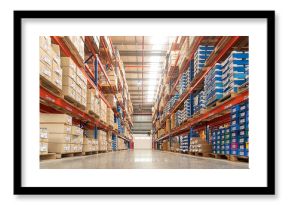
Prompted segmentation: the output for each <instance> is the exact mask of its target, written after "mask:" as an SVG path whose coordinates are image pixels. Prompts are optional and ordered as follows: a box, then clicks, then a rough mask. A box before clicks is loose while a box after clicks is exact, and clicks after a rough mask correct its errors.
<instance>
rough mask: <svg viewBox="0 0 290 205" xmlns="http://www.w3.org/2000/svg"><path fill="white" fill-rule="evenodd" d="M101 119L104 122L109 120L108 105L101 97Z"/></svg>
mask: <svg viewBox="0 0 290 205" xmlns="http://www.w3.org/2000/svg"><path fill="white" fill-rule="evenodd" d="M100 120H102V121H103V122H106V121H107V105H106V103H105V102H104V101H103V99H101V98H100Z"/></svg>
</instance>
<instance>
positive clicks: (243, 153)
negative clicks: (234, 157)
mask: <svg viewBox="0 0 290 205" xmlns="http://www.w3.org/2000/svg"><path fill="white" fill-rule="evenodd" d="M238 155H239V156H245V157H247V156H249V153H248V150H247V149H239V150H238Z"/></svg>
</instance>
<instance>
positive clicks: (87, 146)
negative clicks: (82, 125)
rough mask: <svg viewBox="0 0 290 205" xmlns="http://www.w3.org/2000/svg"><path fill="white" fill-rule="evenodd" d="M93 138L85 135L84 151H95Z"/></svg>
mask: <svg viewBox="0 0 290 205" xmlns="http://www.w3.org/2000/svg"><path fill="white" fill-rule="evenodd" d="M92 144H93V138H89V137H85V136H84V141H83V152H91V151H93V146H92Z"/></svg>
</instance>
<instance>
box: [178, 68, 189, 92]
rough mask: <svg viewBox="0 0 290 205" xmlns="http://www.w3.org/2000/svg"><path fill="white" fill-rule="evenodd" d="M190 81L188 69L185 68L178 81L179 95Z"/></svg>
mask: <svg viewBox="0 0 290 205" xmlns="http://www.w3.org/2000/svg"><path fill="white" fill-rule="evenodd" d="M189 83H190V70H189V69H187V70H186V71H185V72H184V73H183V74H182V76H181V79H180V81H179V95H181V94H182V93H184V91H185V90H186V88H187V87H188V86H189Z"/></svg>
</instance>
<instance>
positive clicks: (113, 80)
mask: <svg viewBox="0 0 290 205" xmlns="http://www.w3.org/2000/svg"><path fill="white" fill-rule="evenodd" d="M106 72H107V76H108V78H109V81H110V84H111V86H112V87H114V88H115V89H116V88H117V76H116V74H115V71H114V70H107V71H106ZM99 84H100V85H101V86H110V84H109V82H108V80H107V78H106V77H105V75H104V74H103V73H100V78H99Z"/></svg>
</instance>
